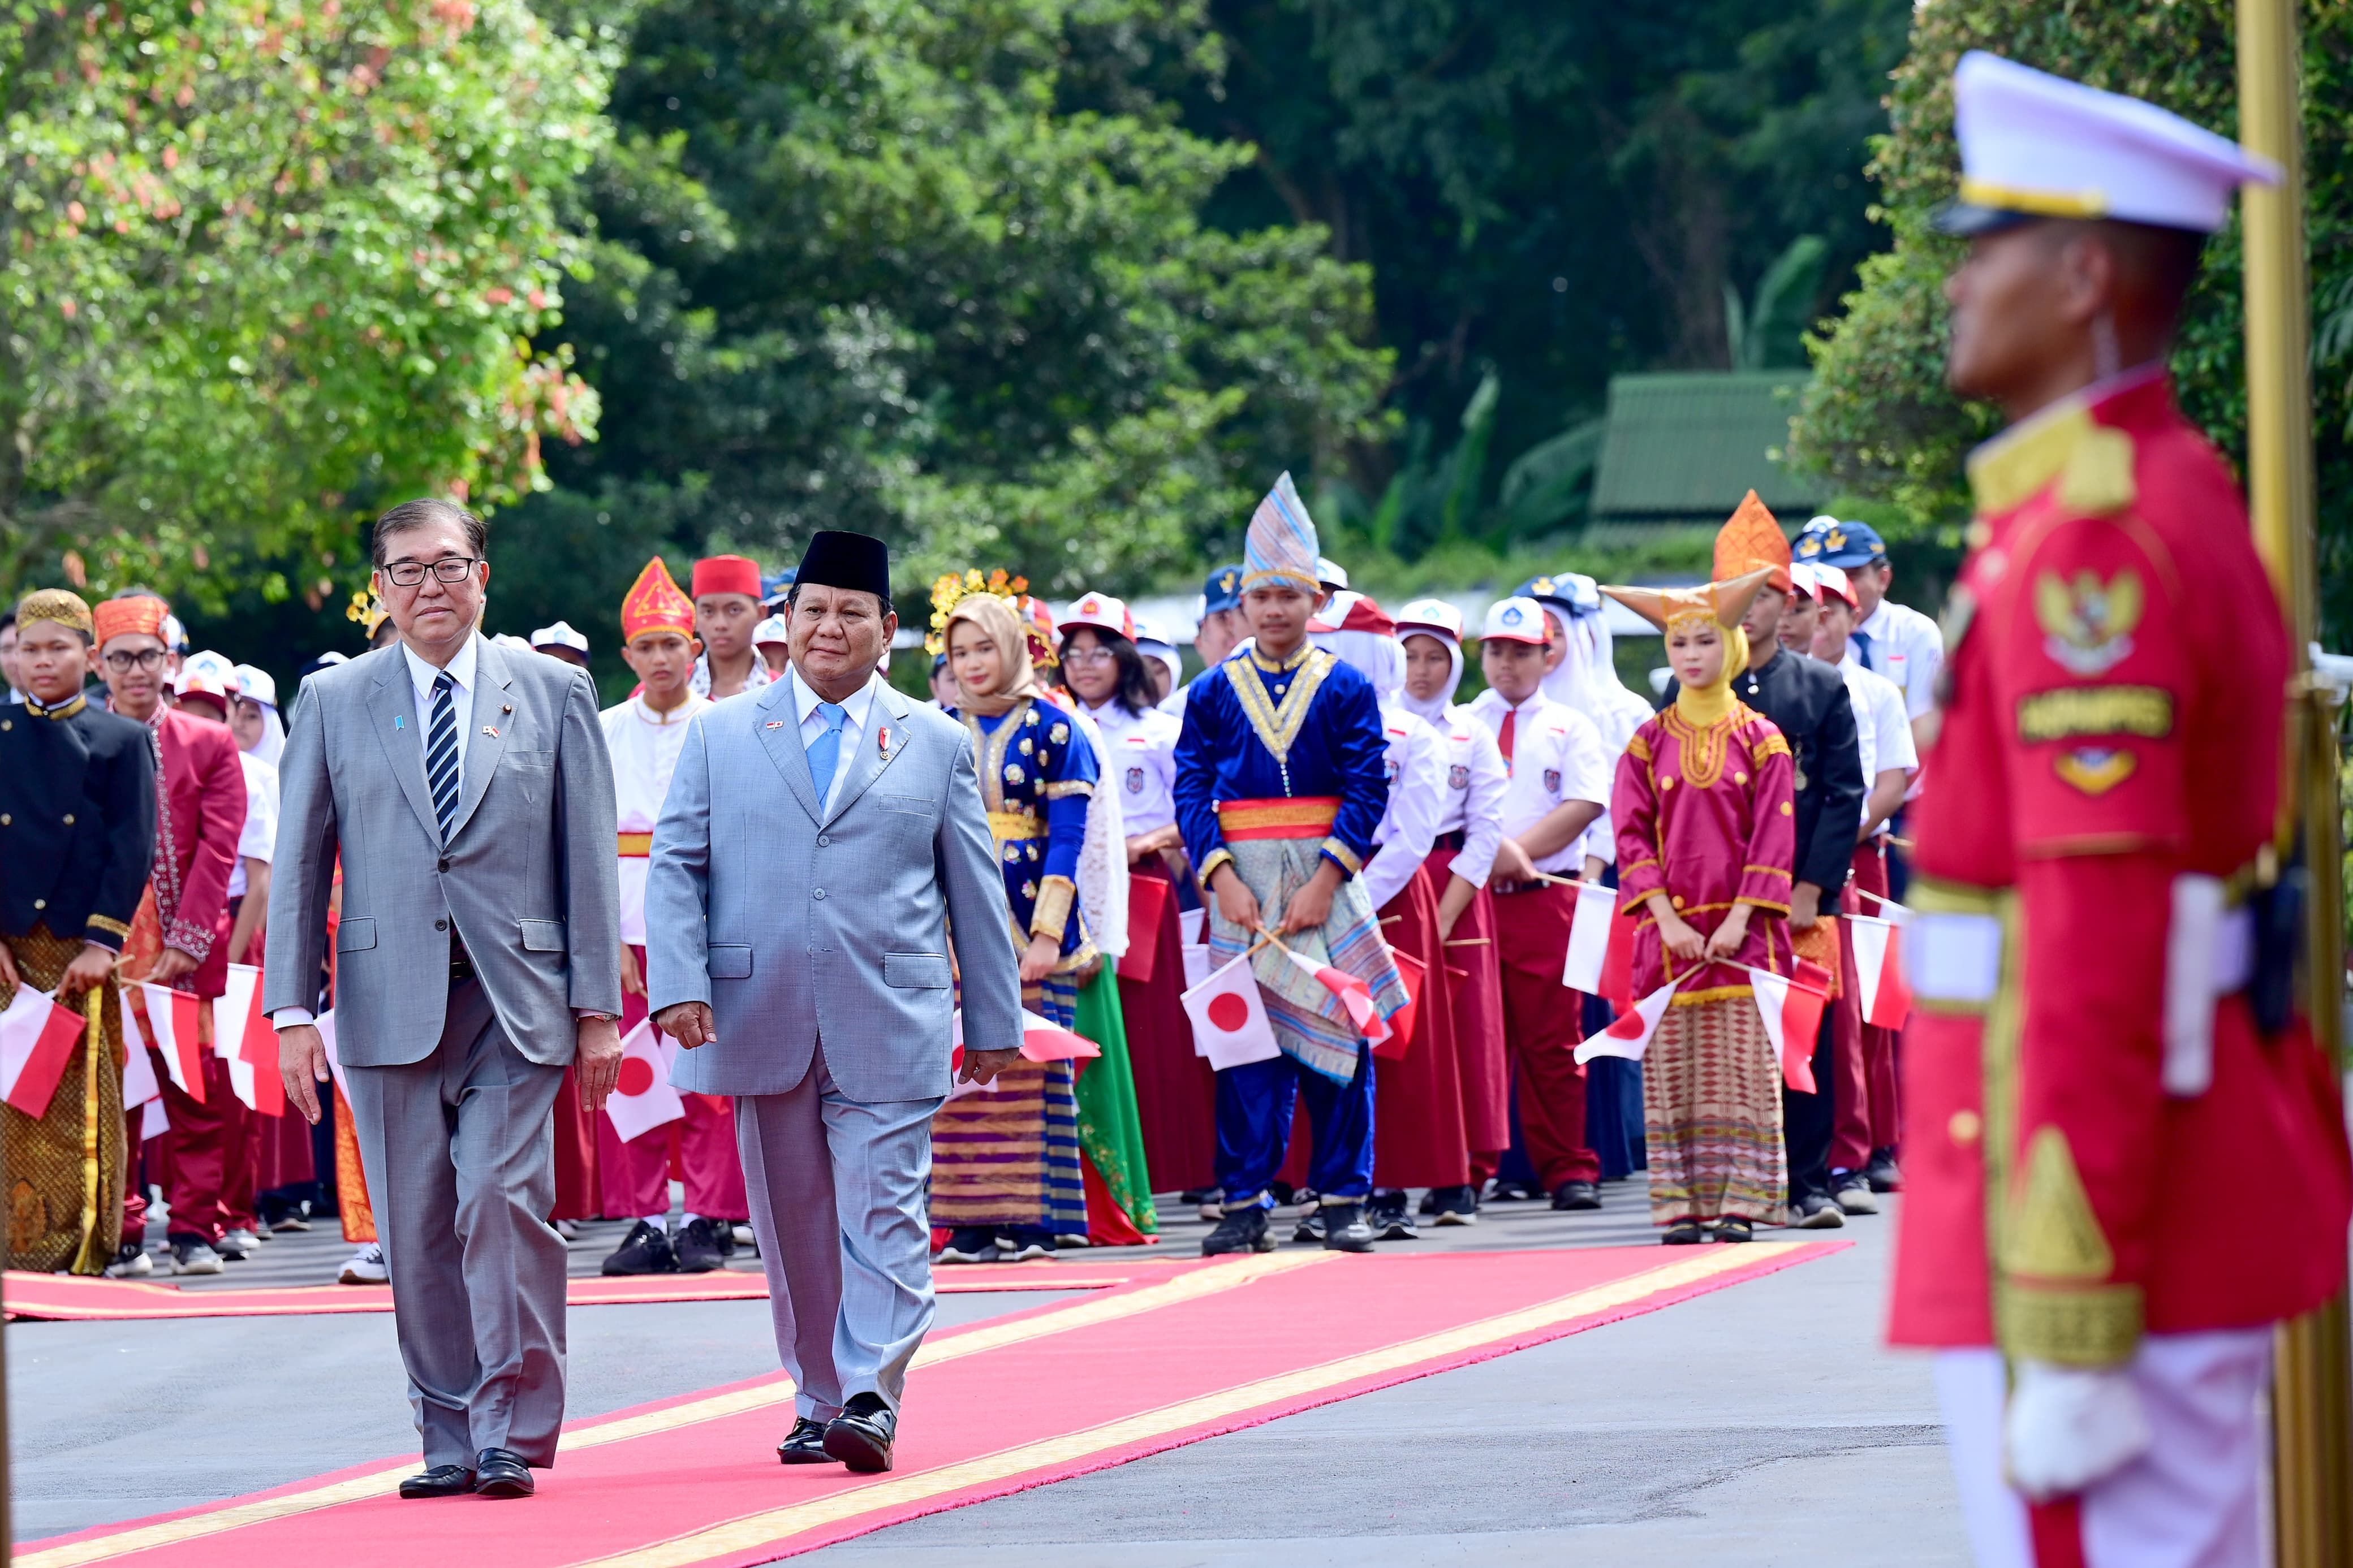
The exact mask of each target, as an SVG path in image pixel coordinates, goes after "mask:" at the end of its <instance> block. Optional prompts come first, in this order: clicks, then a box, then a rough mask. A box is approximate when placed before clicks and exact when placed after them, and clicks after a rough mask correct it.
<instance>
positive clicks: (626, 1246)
mask: <svg viewBox="0 0 2353 1568" xmlns="http://www.w3.org/2000/svg"><path fill="white" fill-rule="evenodd" d="M601 1272H603V1273H606V1274H675V1273H677V1272H678V1254H677V1253H676V1252H674V1251H673V1250H671V1248H670V1233H669V1232H668V1231H665V1230H664V1229H662V1227H661V1226H658V1225H656V1224H655V1223H654V1222H653V1221H651V1220H649V1219H641V1220H639V1221H638V1223H637V1224H636V1225H634V1226H630V1227H629V1234H628V1235H627V1236H625V1237H622V1238H621V1245H620V1246H618V1247H615V1248H613V1253H612V1256H611V1257H609V1258H606V1259H605V1266H604V1268H603V1269H602V1270H601Z"/></svg>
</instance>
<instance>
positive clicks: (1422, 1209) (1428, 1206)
mask: <svg viewBox="0 0 2353 1568" xmlns="http://www.w3.org/2000/svg"><path fill="white" fill-rule="evenodd" d="M1444 1191H1446V1189H1445V1188H1444V1187H1432V1188H1430V1191H1428V1192H1426V1193H1424V1194H1421V1202H1420V1203H1419V1204H1417V1205H1414V1207H1415V1210H1416V1212H1418V1213H1420V1214H1436V1213H1437V1212H1438V1194H1440V1193H1442V1192H1444Z"/></svg>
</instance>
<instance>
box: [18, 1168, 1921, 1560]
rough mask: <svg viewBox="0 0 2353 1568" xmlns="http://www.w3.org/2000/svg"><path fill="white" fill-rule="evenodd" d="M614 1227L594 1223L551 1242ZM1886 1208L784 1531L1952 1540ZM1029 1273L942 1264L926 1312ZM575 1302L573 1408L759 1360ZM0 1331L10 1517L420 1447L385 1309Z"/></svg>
mask: <svg viewBox="0 0 2353 1568" xmlns="http://www.w3.org/2000/svg"><path fill="white" fill-rule="evenodd" d="M1608 1191H1609V1206H1608V1207H1607V1208H1606V1209H1605V1211H1604V1212H1603V1213H1601V1214H1599V1215H1554V1214H1552V1213H1550V1212H1549V1211H1547V1210H1546V1209H1544V1208H1543V1207H1542V1206H1541V1205H1491V1206H1490V1207H1489V1209H1488V1210H1487V1212H1486V1215H1485V1216H1484V1218H1483V1219H1482V1223H1481V1224H1480V1225H1478V1226H1475V1227H1469V1228H1459V1229H1449V1230H1443V1231H1431V1232H1426V1233H1425V1235H1424V1238H1423V1239H1422V1240H1420V1241H1419V1242H1411V1243H1396V1244H1390V1245H1394V1246H1397V1247H1400V1248H1414V1249H1420V1250H1430V1249H1440V1248H1443V1249H1446V1250H1458V1249H1481V1250H1486V1249H1499V1248H1507V1247H1560V1246H1607V1245H1626V1244H1630V1243H1648V1242H1650V1241H1651V1239H1652V1233H1651V1231H1650V1228H1649V1226H1648V1224H1647V1222H1646V1220H1645V1218H1644V1216H1643V1215H1642V1213H1641V1203H1640V1196H1639V1183H1638V1184H1635V1185H1626V1184H1620V1185H1616V1186H1613V1187H1611V1188H1609V1189H1608ZM1173 1208H1174V1205H1173V1204H1171V1205H1166V1207H1165V1208H1164V1212H1168V1210H1170V1209H1173ZM1205 1228H1206V1227H1204V1226H1201V1225H1199V1224H1198V1222H1195V1221H1193V1220H1191V1219H1190V1218H1189V1217H1187V1218H1184V1219H1181V1220H1180V1219H1176V1217H1175V1216H1174V1215H1171V1219H1170V1223H1169V1224H1168V1225H1167V1226H1166V1244H1165V1245H1166V1246H1167V1247H1170V1248H1172V1249H1175V1248H1182V1249H1183V1250H1184V1251H1186V1252H1187V1253H1189V1252H1191V1251H1193V1250H1194V1248H1195V1247H1197V1246H1198V1237H1199V1236H1200V1234H1201V1232H1202V1231H1203V1230H1204V1229H1205ZM620 1229H621V1227H619V1226H596V1227H591V1229H590V1230H589V1233H588V1234H587V1235H586V1236H585V1237H583V1238H582V1240H581V1241H580V1242H578V1243H576V1244H575V1247H574V1249H573V1256H574V1259H575V1271H577V1272H593V1271H594V1270H595V1267H596V1261H597V1259H599V1258H602V1256H603V1255H604V1253H605V1252H606V1251H607V1250H608V1249H609V1248H610V1247H612V1245H613V1243H614V1242H615V1240H617V1237H618V1236H619V1234H620ZM1892 1229H1893V1218H1892V1215H1890V1216H1881V1217H1877V1218H1871V1219H1862V1220H1859V1221H1856V1222H1854V1223H1852V1224H1851V1225H1850V1226H1848V1228H1846V1229H1845V1230H1843V1231H1840V1232H1831V1233H1827V1234H1826V1235H1823V1236H1822V1237H1821V1238H1822V1239H1825V1240H1847V1241H1852V1242H1853V1243H1854V1244H1855V1245H1853V1246H1852V1247H1847V1248H1845V1249H1843V1250H1840V1251H1837V1252H1834V1253H1831V1254H1830V1255H1828V1256H1825V1257H1822V1258H1816V1259H1813V1260H1810V1261H1809V1262H1806V1263H1804V1264H1802V1265H1800V1266H1798V1267H1795V1268H1787V1269H1784V1270H1782V1271H1780V1272H1779V1273H1777V1274H1773V1275H1770V1276H1768V1277H1766V1278H1764V1279H1757V1280H1752V1281H1750V1282H1748V1283H1746V1284H1742V1285H1738V1286H1735V1287H1732V1288H1730V1289H1725V1290H1719V1291H1716V1292H1714V1293H1712V1294H1709V1295H1706V1296H1703V1297H1699V1298H1697V1299H1695V1300H1689V1301H1685V1302H1683V1303H1680V1304H1678V1305H1676V1306H1673V1307H1670V1308H1667V1309H1665V1310H1662V1311H1658V1312H1654V1313H1651V1314H1648V1315H1646V1316H1643V1317H1639V1318H1634V1319H1631V1320H1629V1321H1624V1322H1620V1323H1615V1324H1610V1325H1609V1326H1607V1327H1603V1328H1599V1329H1594V1330H1590V1331H1587V1332H1585V1333H1581V1334H1575V1335H1571V1336H1570V1337H1568V1338H1567V1339H1565V1340H1558V1341H1555V1342H1552V1343H1550V1344H1547V1345H1542V1346H1538V1347H1536V1348H1535V1349H1533V1350H1528V1351H1523V1352H1518V1353H1516V1354H1514V1355H1510V1356H1505V1357H1502V1358H1500V1359H1497V1360H1494V1361H1490V1362H1485V1363H1480V1364H1477V1365H1474V1366H1469V1367H1464V1368H1461V1369H1459V1370H1457V1371H1453V1372H1449V1373H1440V1374H1439V1375H1436V1376H1433V1377H1427V1378H1422V1379H1419V1380H1418V1381H1415V1382H1412V1383H1408V1384H1400V1385H1398V1386H1397V1387H1394V1388H1390V1389H1387V1390H1383V1391H1381V1392H1379V1393H1376V1394H1366V1395H1363V1396H1361V1397H1358V1398H1356V1399H1352V1400H1347V1401H1345V1402H1343V1403H1341V1404H1338V1405H1326V1406H1324V1407H1322V1408H1320V1409H1316V1410H1312V1411H1306V1412H1303V1413H1302V1414H1300V1415H1293V1416H1288V1417H1285V1418H1283V1419H1282V1420H1279V1421H1273V1422H1269V1423H1267V1424H1265V1425H1263V1426H1255V1427H1251V1428H1250V1429H1248V1430H1246V1431H1241V1432H1236V1433H1231V1434H1229V1435H1227V1436H1222V1437H1216V1438H1211V1439H1209V1440H1208V1441H1206V1442H1201V1443H1197V1444H1193V1445H1190V1446H1188V1447H1183V1448H1179V1449H1175V1450H1172V1451H1170V1452H1167V1453H1165V1454H1160V1455H1155V1456H1154V1457H1152V1458H1146V1459H1142V1460H1138V1461H1136V1462H1134V1463H1133V1464H1129V1465H1124V1466H1121V1467H1119V1468H1115V1469H1112V1470H1107V1471H1102V1472H1099V1473H1097V1474H1094V1475H1092V1476H1084V1477H1080V1478H1078V1479H1072V1480H1069V1481H1064V1482H1061V1483H1060V1484H1058V1485H1055V1486H1052V1487H1047V1488H1041V1489H1036V1490H1033V1491H1029V1492H1023V1493H1019V1494H1017V1495H1015V1496H1012V1497H1008V1498H1001V1499H998V1500H995V1501H993V1502H987V1503H983V1504H980V1505H977V1506H976V1507H972V1508H967V1509H960V1510H954V1511H952V1512H949V1513H944V1514H938V1515H934V1516H932V1517H930V1518H926V1519H922V1520H917V1521H912V1522H910V1523H907V1524H902V1525H899V1526H896V1527H894V1528H892V1529H890V1530H885V1531H878V1532H876V1533H875V1534H872V1535H869V1536H865V1537H862V1538H860V1540H858V1541H854V1542H848V1543H845V1544H843V1545H840V1546H837V1547H832V1548H829V1549H828V1550H827V1551H825V1552H817V1553H812V1554H810V1556H809V1557H808V1558H807V1559H805V1560H806V1561H809V1562H812V1563H831V1562H835V1561H837V1560H838V1561H839V1563H842V1564H843V1568H851V1565H852V1564H854V1565H855V1568H946V1565H947V1564H949V1563H951V1562H953V1563H956V1564H959V1565H962V1564H980V1565H983V1568H986V1565H987V1564H992V1563H1006V1564H1008V1565H1010V1564H1013V1563H1017V1562H1018V1563H1019V1564H1020V1568H1082V1565H1083V1568H1094V1565H1097V1564H1100V1563H1103V1562H1105V1561H1106V1560H1107V1559H1106V1557H1105V1552H1104V1549H1105V1548H1106V1547H1108V1546H1116V1547H1117V1549H1118V1555H1117V1561H1118V1562H1120V1563H1122V1564H1123V1565H1124V1568H1213V1565H1214V1568H1226V1565H1229V1564H1230V1565H1234V1568H1240V1565H1242V1564H1250V1565H1251V1568H1260V1565H1262V1564H1266V1563H1281V1564H1282V1565H1283V1568H1322V1565H1324V1564H1335V1565H1336V1564H1342V1563H1345V1564H1348V1565H1349V1568H1388V1565H1389V1564H1398V1565H1400V1568H1402V1565H1406V1564H1413V1565H1417V1568H1418V1565H1420V1564H1430V1563H1437V1564H1445V1563H1471V1562H1473V1561H1476V1562H1477V1563H1481V1564H1482V1565H1488V1568H1509V1565H1516V1564H1520V1563H1528V1564H1536V1563H1544V1564H1546V1565H1547V1568H1549V1565H1552V1564H1556V1563H1563V1562H1586V1563H1608V1564H1612V1565H1625V1568H1647V1565H1650V1564H1659V1565H1662V1568H1664V1565H1667V1564H1672V1565H1674V1568H1683V1565H1685V1564H1688V1563H1694V1562H1701V1563H1709V1564H1711V1565H1712V1568H1748V1565H1757V1568H1763V1565H1766V1564H1780V1563H1789V1564H1801V1563H1802V1564H1804V1565H1806V1568H1849V1565H1852V1568H1904V1565H1909V1564H1931V1563H1933V1564H1939V1565H1942V1564H1951V1563H1960V1562H1963V1561H1965V1559H1966V1552H1965V1550H1964V1547H1963V1543H1962V1538H1961V1531H1960V1523H1959V1519H1958V1514H1957V1507H1956V1504H1955V1500H1954V1496H1953V1489H1952V1483H1951V1480H1950V1479H1949V1475H1948V1473H1947V1469H1946V1466H1945V1459H1944V1454H1943V1450H1942V1448H1941V1447H1940V1442H1939V1436H1938V1429H1937V1426H1936V1410H1935V1401H1934V1397H1933V1394H1932V1392H1931V1390H1930V1386H1929V1378H1928V1369H1927V1366H1926V1363H1925V1362H1924V1361H1922V1360H1921V1359H1919V1358H1918V1357H1915V1356H1910V1355H1898V1354H1894V1353H1893V1352H1886V1351H1884V1350H1883V1349H1881V1348H1880V1346H1879V1343H1878V1341H1879V1333H1880V1320H1881V1315H1882V1312H1883V1297H1884V1275H1885V1268H1886V1262H1887V1256H1888V1247H1887V1243H1888V1239H1889V1237H1890V1235H1891V1233H1892ZM1283 1231H1284V1233H1287V1231H1288V1226H1287V1225H1286V1226H1284V1227H1283ZM1797 1234H1799V1233H1789V1232H1768V1233H1767V1235H1769V1236H1771V1237H1775V1238H1776V1239H1779V1238H1782V1237H1791V1236H1795V1235H1797ZM1804 1234H1805V1235H1806V1236H1807V1237H1809V1238H1811V1237H1814V1236H1816V1235H1817V1234H1818V1233H1804ZM348 1251H349V1248H348V1247H344V1246H343V1244H342V1243H341V1242H340V1240H339V1239H337V1238H336V1237H335V1234H334V1230H333V1226H332V1224H329V1225H327V1226H322V1229H321V1230H318V1231H314V1232H312V1233H311V1234H310V1235H308V1236H290V1237H282V1238H280V1239H279V1240H275V1241H272V1242H269V1243H268V1244H266V1245H265V1246H264V1247H263V1248H262V1251H261V1253H260V1254H259V1256H257V1257H256V1258H254V1259H253V1260H252V1261H251V1262H250V1263H248V1264H243V1265H233V1266H232V1268H231V1272H230V1275H229V1277H228V1279H227V1282H228V1283H238V1282H243V1283H247V1284H255V1285H259V1284H293V1283H302V1282H313V1281H320V1280H323V1279H328V1278H332V1272H333V1268H334V1266H336V1265H337V1264H339V1263H340V1261H341V1259H342V1258H343V1256H344V1255H345V1254H346V1253H347V1252H348ZM1079 1256H1080V1257H1081V1258H1083V1257H1084V1256H1086V1255H1083V1254H1082V1255H1079ZM741 1261H742V1262H744V1264H745V1265H747V1266H755V1265H751V1264H750V1260H749V1259H744V1260H741ZM1051 1299H1053V1298H1052V1297H1050V1296H1048V1295H1046V1294H1044V1293H1029V1292H1023V1293H1020V1294H1018V1295H1015V1294H995V1293H991V1294H971V1295H951V1296H944V1297H942V1298H941V1303H940V1306H941V1321H942V1322H944V1323H951V1322H965V1321H974V1320H976V1319H979V1318H985V1317H991V1316H995V1315H997V1314H998V1313H1002V1312H1008V1311H1014V1310H1020V1309H1022V1308H1025V1307H1029V1306H1032V1305H1035V1304H1037V1303H1038V1302H1039V1301H1041V1300H1051ZM570 1325H571V1327H570V1332H571V1349H572V1354H571V1365H572V1378H573V1384H572V1394H571V1407H572V1411H573V1413H574V1414H575V1415H593V1414H596V1413H599V1412H602V1411H607V1410H612V1409H617V1408H619V1407H621V1406H624V1405H633V1404H638V1403H640V1402H642V1401H645V1400H649V1399H655V1398H659V1397H663V1396H666V1395H670V1394H682V1393H687V1392H691V1391H692V1390H694V1389H698V1388H705V1387H710V1386H712V1385H714V1384H722V1383H726V1382H731V1381H733V1380H735V1379H739V1378H743V1377H747V1376H752V1375H755V1374H758V1373H765V1372H768V1371H771V1370H773V1369H774V1367H775V1365H776V1360H775V1351H774V1347H773V1344H772V1342H771V1341H770V1338H769V1331H768V1319H767V1308H766V1303H765V1302H762V1301H713V1302H683V1303H673V1304H664V1305H654V1306H631V1307H596V1308H587V1309H582V1310H576V1311H575V1312H574V1313H573V1314H572V1315H571V1320H570ZM6 1334H7V1352H8V1367H7V1373H8V1394H9V1427H10V1436H11V1438H12V1440H13V1454H12V1476H11V1480H12V1489H13V1492H14V1497H15V1500H16V1519H17V1532H18V1535H19V1538H20V1539H23V1540H28V1541H29V1540H32V1539H36V1538H37V1537H39V1536H42V1535H47V1534H55V1533H58V1532H62V1531H69V1530H74V1529H79V1528H83V1527H86V1526H88V1525H90V1524H95V1523H100V1522H104V1521H111V1520H120V1519H129V1518H135V1517H139V1516H142V1515H146V1514H152V1513H157V1512H161V1511H164V1510H170V1509H174V1508H182V1507H186V1506H189V1505H191V1504H193V1503H196V1502H199V1501H203V1500H210V1499H216V1498H223V1497H228V1496H233V1495H236V1494H237V1493H241V1492H247V1491H251V1490H255V1489H260V1488H263V1487H268V1486H274V1485H279V1484H281V1483H283V1482H286V1481H290V1480H294V1479H301V1478H302V1477H304V1476H309V1475H315V1474H318V1473H321V1472H322V1471H326V1470H330V1469H333V1468H339V1467H342V1466H345V1465H350V1464H356V1463H362V1462H366V1461H371V1460H376V1459H383V1458H396V1457H397V1456H399V1455H401V1454H403V1453H406V1452H413V1451H414V1443H415V1435H414V1433H413V1431H412V1430H411V1428H410V1427H409V1425H408V1412H407V1407H406V1402H405V1400H404V1399H403V1398H402V1396H401V1384H400V1378H399V1370H398V1362H397V1357H396V1352H395V1349H394V1345H393V1336H392V1320H391V1318H390V1317H389V1316H388V1315H382V1314H354V1315H350V1316H339V1317H319V1318H276V1319H244V1320H240V1319H184V1320H179V1321H166V1322H145V1323H125V1324H110V1323H22V1324H14V1325H11V1326H10V1327H9V1328H8V1329H7V1331H6ZM1047 1396H1049V1397H1050V1393H1049V1394H1047ZM917 1418H920V1417H919V1416H918V1417H917Z"/></svg>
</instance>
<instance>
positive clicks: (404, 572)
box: [384, 555, 480, 588]
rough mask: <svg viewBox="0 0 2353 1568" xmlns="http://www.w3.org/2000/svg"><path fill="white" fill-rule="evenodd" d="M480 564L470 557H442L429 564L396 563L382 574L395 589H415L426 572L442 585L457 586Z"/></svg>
mask: <svg viewBox="0 0 2353 1568" xmlns="http://www.w3.org/2000/svg"><path fill="white" fill-rule="evenodd" d="M479 564H480V558H479V557H476V556H472V555H444V556H443V557H442V558H441V559H440V560H438V561H435V562H431V563H427V562H422V561H396V562H395V563H393V564H391V565H389V566H387V567H385V569H384V574H385V577H386V578H388V579H389V580H390V581H391V583H392V585H393V586H394V587H396V588H414V587H416V586H417V584H420V583H422V582H424V581H425V574H427V572H430V573H432V574H433V575H435V576H436V577H438V578H440V579H441V581H443V582H444V583H450V584H457V583H462V582H464V581H465V580H466V579H467V578H469V577H470V576H472V575H473V574H474V568H475V567H476V566H477V565H479Z"/></svg>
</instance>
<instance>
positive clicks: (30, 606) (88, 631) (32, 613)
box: [16, 588, 97, 637]
mask: <svg viewBox="0 0 2353 1568" xmlns="http://www.w3.org/2000/svg"><path fill="white" fill-rule="evenodd" d="M35 621H55V622H57V623H58V625H59V626H67V627H69V628H71V629H72V630H74V631H78V632H79V633H80V634H81V635H82V636H83V637H95V636H96V635H97V634H96V631H95V630H94V628H93V626H92V624H91V621H90V605H89V603H88V602H87V601H86V600H84V599H83V598H82V596H81V595H79V594H77V593H75V592H73V590H71V589H69V588H36V589H34V590H33V591H32V592H31V593H29V594H27V595H25V596H24V597H23V598H21V599H19V600H17V601H16V624H17V625H18V626H29V625H30V624H32V623H33V622H35Z"/></svg>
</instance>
